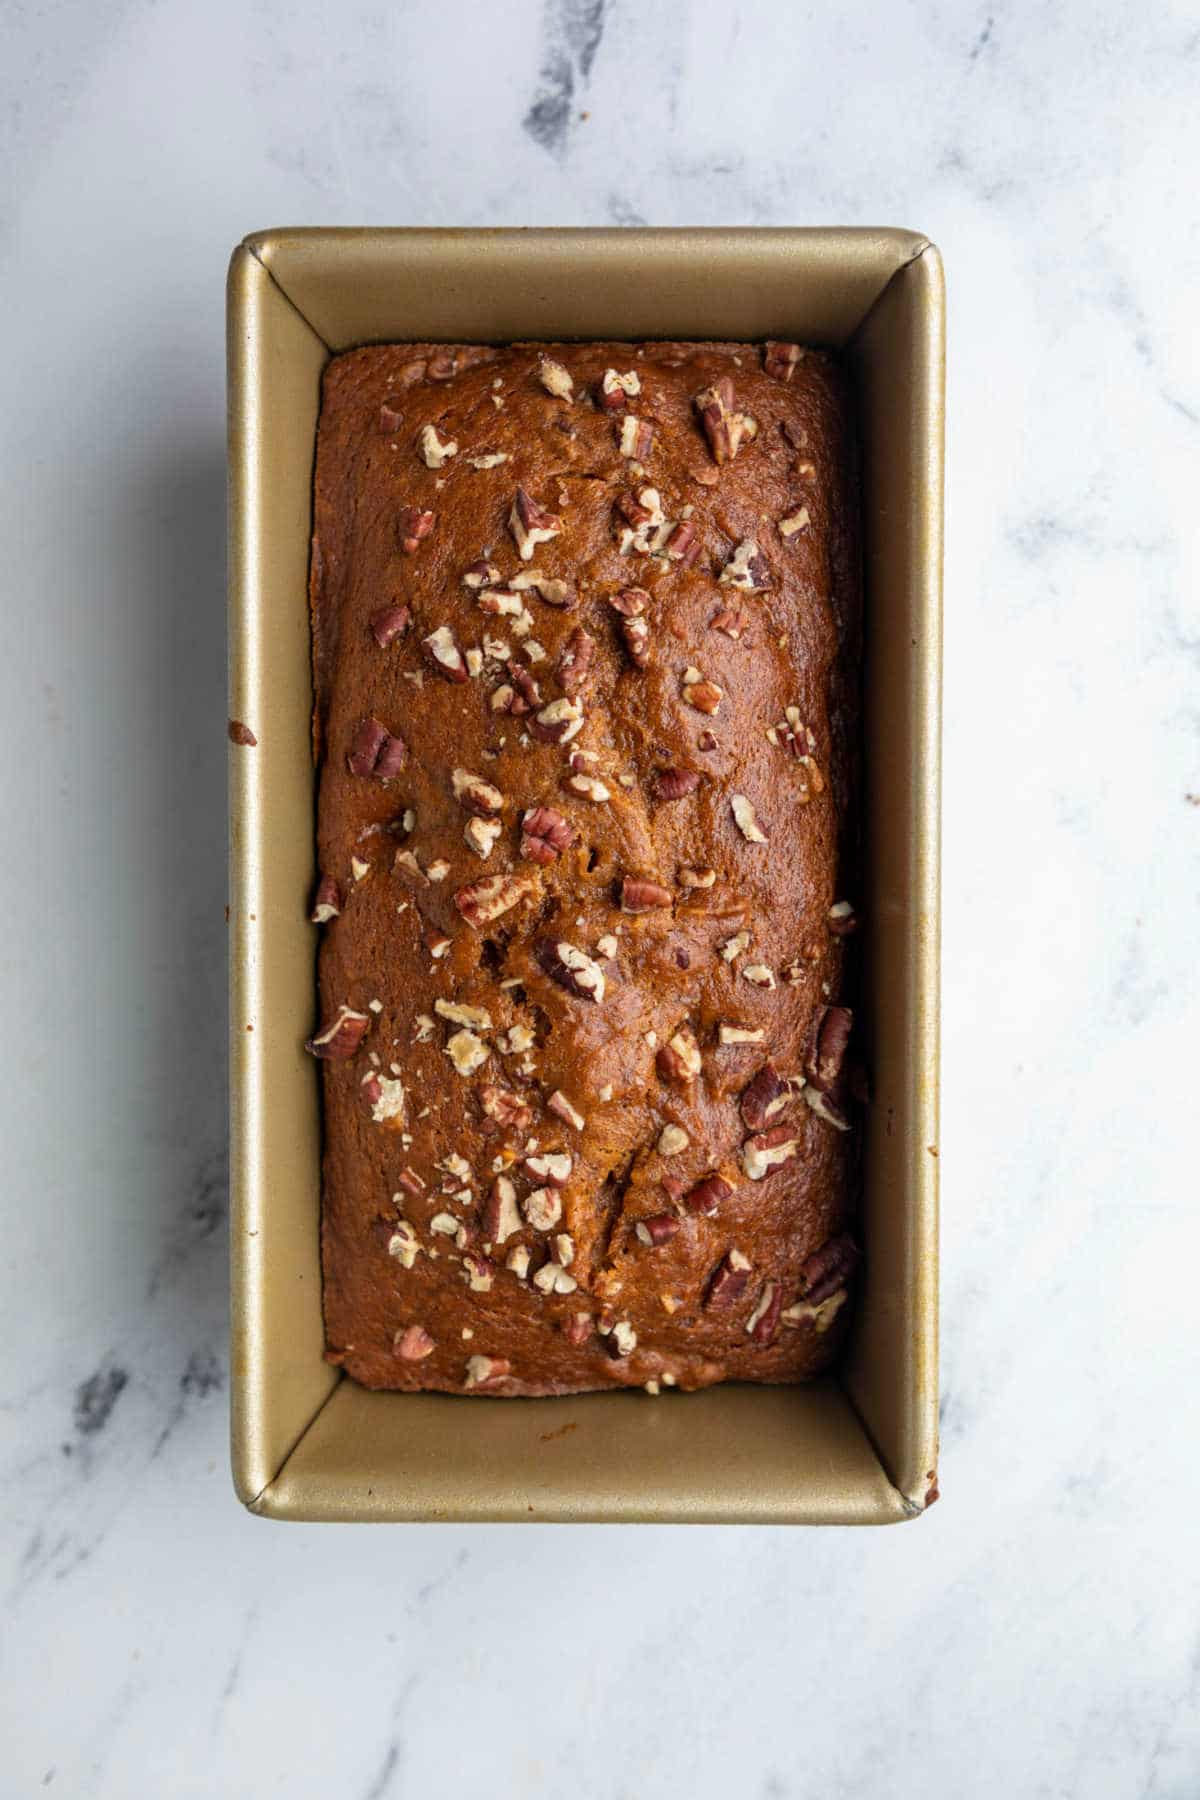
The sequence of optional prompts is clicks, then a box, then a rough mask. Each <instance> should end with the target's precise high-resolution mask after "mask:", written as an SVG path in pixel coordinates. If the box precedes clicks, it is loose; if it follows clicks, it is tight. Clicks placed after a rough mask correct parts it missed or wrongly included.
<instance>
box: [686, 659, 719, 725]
mask: <svg viewBox="0 0 1200 1800" xmlns="http://www.w3.org/2000/svg"><path fill="white" fill-rule="evenodd" d="M683 697H684V699H685V700H686V701H687V703H688V705H689V706H694V707H695V709H696V711H697V712H702V713H707V714H708V716H709V717H710V718H711V717H712V716H713V714H714V713H716V711H717V710H718V708H719V707H720V704H721V702H722V700H723V699H724V698H725V689H724V688H721V687H718V686H717V684H716V682H715V681H706V680H705V678H704V676H703V675H701V673H700V671H699V669H688V670H686V672H685V673H684V677H683Z"/></svg>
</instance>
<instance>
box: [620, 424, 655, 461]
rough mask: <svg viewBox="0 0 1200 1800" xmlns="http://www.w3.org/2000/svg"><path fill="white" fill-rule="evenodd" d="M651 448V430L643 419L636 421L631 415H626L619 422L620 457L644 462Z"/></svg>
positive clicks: (652, 444)
mask: <svg viewBox="0 0 1200 1800" xmlns="http://www.w3.org/2000/svg"><path fill="white" fill-rule="evenodd" d="M653 448H654V431H653V428H652V427H651V426H649V425H647V424H646V422H645V420H644V419H636V418H635V417H634V416H633V414H632V413H626V414H625V417H624V418H623V419H622V420H621V442H620V449H621V455H622V456H631V457H633V458H635V459H636V461H638V462H645V460H646V458H647V457H648V456H649V454H650V452H651V450H652V449H653Z"/></svg>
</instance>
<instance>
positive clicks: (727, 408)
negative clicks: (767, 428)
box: [693, 375, 758, 464]
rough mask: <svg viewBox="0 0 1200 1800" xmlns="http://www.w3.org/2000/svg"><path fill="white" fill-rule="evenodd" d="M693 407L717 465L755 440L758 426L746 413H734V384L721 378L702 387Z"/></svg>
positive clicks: (730, 380) (728, 460)
mask: <svg viewBox="0 0 1200 1800" xmlns="http://www.w3.org/2000/svg"><path fill="white" fill-rule="evenodd" d="M693 404H694V406H695V408H696V410H697V412H698V413H699V414H700V423H701V425H703V427H704V435H705V437H706V438H707V439H708V448H709V452H710V454H711V456H712V459H713V461H714V462H715V463H717V464H722V463H727V462H732V461H733V459H734V457H735V456H736V455H737V453H738V451H739V450H740V449H741V447H742V444H743V442H749V440H750V439H751V438H754V437H757V435H758V425H757V423H756V421H755V420H754V419H752V418H750V417H749V415H748V414H746V413H740V412H738V411H736V410H735V401H734V392H733V381H732V379H731V378H730V376H728V375H723V376H722V377H721V379H720V381H715V382H714V383H713V385H712V386H711V387H709V388H702V389H701V390H700V392H699V393H698V394H697V395H696V396H695V399H694V401H693Z"/></svg>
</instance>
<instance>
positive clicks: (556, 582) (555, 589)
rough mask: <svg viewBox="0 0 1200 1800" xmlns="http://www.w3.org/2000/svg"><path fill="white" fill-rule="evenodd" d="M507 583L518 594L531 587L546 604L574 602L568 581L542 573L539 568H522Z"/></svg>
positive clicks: (571, 603)
mask: <svg viewBox="0 0 1200 1800" xmlns="http://www.w3.org/2000/svg"><path fill="white" fill-rule="evenodd" d="M509 585H510V586H511V587H512V589H513V590H514V592H516V593H518V594H521V593H524V592H525V590H526V588H532V589H533V591H534V593H535V594H536V595H537V597H538V599H539V600H544V601H545V603H546V605H547V606H557V607H567V606H574V604H575V594H574V591H573V589H572V588H571V586H570V584H569V582H566V581H562V580H560V579H559V577H558V576H550V575H543V574H542V571H541V570H540V569H522V570H521V572H520V574H519V575H514V576H513V578H512V581H511V582H510V584H509Z"/></svg>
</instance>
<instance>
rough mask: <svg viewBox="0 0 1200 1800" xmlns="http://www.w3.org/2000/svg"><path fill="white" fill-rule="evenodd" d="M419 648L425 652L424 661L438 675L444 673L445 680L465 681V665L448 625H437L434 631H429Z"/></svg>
mask: <svg viewBox="0 0 1200 1800" xmlns="http://www.w3.org/2000/svg"><path fill="white" fill-rule="evenodd" d="M421 648H422V650H423V651H424V652H425V660H426V662H428V663H430V664H431V665H432V667H433V668H435V669H436V670H437V672H438V674H439V675H444V676H445V678H446V680H447V681H456V682H461V681H466V679H467V665H466V663H465V662H464V661H463V653H462V651H461V650H460V649H459V647H458V645H457V643H456V642H455V639H454V633H453V632H452V631H451V629H450V627H449V626H448V625H439V626H438V628H437V630H436V631H431V632H430V634H429V636H428V637H426V638H422V639H421Z"/></svg>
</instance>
